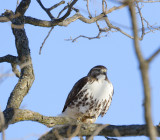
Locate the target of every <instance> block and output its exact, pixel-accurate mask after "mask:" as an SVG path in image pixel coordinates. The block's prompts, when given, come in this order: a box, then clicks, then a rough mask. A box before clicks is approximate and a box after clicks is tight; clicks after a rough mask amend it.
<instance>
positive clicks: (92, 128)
mask: <svg viewBox="0 0 160 140" xmlns="http://www.w3.org/2000/svg"><path fill="white" fill-rule="evenodd" d="M103 126H105V125H102V124H81V127H80V130H79V133H78V135H80V136H92V135H93V133H95V132H96V131H97V128H100V127H101V128H102V127H103ZM70 127H71V125H63V126H57V127H54V128H53V129H52V130H51V131H49V132H48V133H46V134H44V135H43V136H41V137H40V138H39V140H50V139H52V140H56V139H57V136H56V135H55V131H57V132H58V133H59V135H60V136H61V137H63V138H67V131H68V129H70ZM76 128H77V125H72V129H71V133H73V132H74V131H75V129H76ZM156 128H157V131H158V133H159V134H160V127H159V126H156ZM115 130H117V131H118V132H119V133H120V135H121V136H123V137H125V136H147V126H146V125H121V126H115V125H107V126H106V127H105V128H104V129H102V130H101V131H100V133H99V134H98V136H105V137H117V136H116V134H115V132H114V131H115Z"/></svg>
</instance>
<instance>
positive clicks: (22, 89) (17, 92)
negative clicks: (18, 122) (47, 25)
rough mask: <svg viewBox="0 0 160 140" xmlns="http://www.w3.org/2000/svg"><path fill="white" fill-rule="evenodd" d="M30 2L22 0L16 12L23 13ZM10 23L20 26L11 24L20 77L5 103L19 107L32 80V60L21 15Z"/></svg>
mask: <svg viewBox="0 0 160 140" xmlns="http://www.w3.org/2000/svg"><path fill="white" fill-rule="evenodd" d="M29 4H30V0H22V1H21V3H20V4H19V6H18V7H17V9H16V13H19V15H23V14H24V13H25V11H26V10H27V8H28V6H29ZM12 24H13V25H16V26H20V27H21V28H16V26H12V31H13V34H14V36H15V44H16V49H17V53H18V60H19V65H20V67H21V77H20V78H19V81H18V83H17V84H16V86H15V88H14V89H13V91H12V93H11V95H10V97H9V99H8V103H7V107H6V108H19V107H20V105H21V102H22V100H23V98H24V96H25V95H26V94H27V93H28V91H29V89H30V87H31V86H32V83H33V81H34V73H33V67H32V60H31V56H30V49H29V45H28V38H27V36H26V33H25V29H24V27H23V24H24V19H23V17H22V16H19V17H16V18H14V19H13V20H12Z"/></svg>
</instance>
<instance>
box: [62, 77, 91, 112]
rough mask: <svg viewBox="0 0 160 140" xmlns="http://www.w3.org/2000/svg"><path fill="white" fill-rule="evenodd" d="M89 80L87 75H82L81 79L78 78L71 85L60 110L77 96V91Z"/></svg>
mask: <svg viewBox="0 0 160 140" xmlns="http://www.w3.org/2000/svg"><path fill="white" fill-rule="evenodd" d="M88 81H89V77H87V76H86V77H83V78H82V79H80V80H79V81H78V82H76V83H75V85H74V86H73V88H72V90H71V91H70V93H69V95H68V97H67V100H66V103H65V105H64V108H63V110H62V112H64V111H65V109H66V108H67V106H68V105H69V104H70V103H71V102H72V101H73V99H74V98H75V97H76V96H77V94H78V93H79V91H80V90H81V89H82V88H83V87H84V85H86V83H87V82H88Z"/></svg>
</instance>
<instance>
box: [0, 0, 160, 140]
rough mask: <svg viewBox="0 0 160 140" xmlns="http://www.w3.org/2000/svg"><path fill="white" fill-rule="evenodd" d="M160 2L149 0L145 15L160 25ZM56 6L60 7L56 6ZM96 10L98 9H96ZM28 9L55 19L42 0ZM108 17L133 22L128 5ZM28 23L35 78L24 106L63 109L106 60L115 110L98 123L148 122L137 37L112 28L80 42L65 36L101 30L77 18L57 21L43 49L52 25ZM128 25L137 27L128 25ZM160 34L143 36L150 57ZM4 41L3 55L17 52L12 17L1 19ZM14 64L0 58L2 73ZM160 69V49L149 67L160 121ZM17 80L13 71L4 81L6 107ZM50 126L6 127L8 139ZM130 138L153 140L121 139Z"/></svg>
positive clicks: (12, 0)
mask: <svg viewBox="0 0 160 140" xmlns="http://www.w3.org/2000/svg"><path fill="white" fill-rule="evenodd" d="M91 2H92V4H93V6H95V3H96V4H97V5H98V0H93V1H91ZM52 4H54V1H53V2H51V1H50V3H48V2H47V3H46V6H49V5H52ZM113 4H115V3H108V6H109V7H111V6H112V5H113ZM76 6H77V7H78V8H80V10H81V11H82V13H83V14H84V15H85V16H87V13H86V12H87V11H86V10H85V5H82V4H81V3H79V4H77V5H76ZM76 6H75V7H76ZM99 6H100V5H99ZM159 6H160V3H156V4H145V5H144V7H143V10H142V12H144V17H145V18H146V19H147V20H149V21H150V23H151V24H155V23H156V25H157V26H160V18H159V11H160V9H159ZM15 7H16V0H6V1H4V0H3V1H2V0H1V1H0V13H3V12H4V9H9V10H13V11H14V10H15ZM95 7H96V6H95ZM54 12H55V13H56V10H55V11H53V13H54ZM98 12H99V11H98ZM98 12H97V13H98ZM92 13H93V14H94V12H92ZM26 15H28V16H32V17H36V18H40V19H46V20H49V18H48V17H47V15H46V13H45V12H44V11H43V10H42V9H40V7H39V5H38V4H37V2H36V1H32V2H31V5H30V7H29V9H28V11H27V12H26ZM108 17H109V19H110V20H111V21H112V22H113V23H117V24H121V25H125V26H127V27H131V25H130V18H129V11H128V9H127V8H125V9H123V10H118V11H115V12H113V13H112V14H109V15H108ZM101 25H102V26H104V25H105V23H104V22H103V21H102V22H101ZM25 29H26V33H27V36H28V39H29V46H30V49H31V56H32V61H33V67H34V73H35V81H34V84H33V86H32V88H31V90H30V91H29V93H28V95H27V96H26V97H25V98H24V100H23V102H22V105H21V108H25V109H30V110H32V111H35V112H39V113H41V114H43V115H47V116H56V115H57V114H60V113H61V111H62V109H63V106H64V103H65V100H66V97H67V95H68V93H69V91H70V90H71V88H72V87H73V85H74V83H75V82H76V81H78V80H79V79H80V78H82V77H84V76H86V74H87V73H88V71H89V70H90V69H91V68H92V67H93V66H95V65H104V66H106V67H107V68H108V78H109V79H110V81H111V82H112V83H113V85H114V96H113V100H112V104H111V106H110V109H109V111H108V112H107V114H106V115H105V116H104V117H103V118H101V117H99V118H98V120H97V123H103V124H113V125H128V124H144V122H145V121H144V117H143V113H144V112H143V97H144V96H143V90H142V83H141V77H140V71H139V66H138V63H137V58H136V55H135V53H134V49H133V40H132V39H130V38H128V37H126V36H124V35H122V34H121V33H119V32H113V33H112V32H110V33H109V34H108V35H107V37H105V38H101V39H95V40H87V39H82V38H80V39H79V40H78V41H77V42H75V43H72V42H70V41H65V39H69V38H70V36H71V37H72V38H75V37H77V36H79V35H88V36H96V35H97V31H98V30H97V27H96V26H95V24H91V25H89V24H84V23H82V22H81V21H78V20H77V21H76V22H74V23H71V24H70V25H68V26H67V27H58V26H57V27H55V28H54V30H53V31H52V33H51V35H50V36H49V38H48V40H47V41H46V43H45V45H44V47H43V49H42V54H41V55H39V48H40V46H41V44H42V42H43V40H44V38H45V37H46V35H47V33H48V31H49V29H50V28H42V27H35V26H32V25H25ZM122 29H123V28H122ZM124 30H125V31H127V32H128V33H131V31H129V30H128V29H124ZM159 38H160V32H159V31H156V32H154V33H150V34H147V35H146V36H145V37H144V40H143V41H142V42H140V45H141V50H142V51H143V55H144V56H145V57H146V58H148V57H149V56H150V55H151V54H152V53H153V52H154V51H155V50H156V49H157V48H158V47H159V46H160V39H159ZM0 42H1V45H0V50H1V51H0V56H4V55H7V54H12V55H17V54H16V49H15V43H14V36H13V34H12V30H11V27H10V23H9V22H8V23H0ZM9 70H10V72H11V67H10V64H7V63H0V73H4V72H6V71H9ZM159 72H160V55H159V56H158V57H157V58H156V59H155V60H154V61H153V62H152V63H151V65H150V70H149V76H150V82H151V90H152V95H151V96H152V116H153V121H154V124H155V125H157V124H158V123H159V122H160V119H159V116H160V110H159V106H160V102H159V100H160V80H159V79H160V75H159ZM17 80H18V79H17V78H16V77H15V76H11V77H8V78H7V79H5V80H4V81H3V82H2V83H0V106H1V108H2V110H4V109H5V106H6V103H7V100H8V97H9V95H10V93H11V91H12V90H13V88H14V86H15V84H16V83H17ZM47 130H49V129H48V128H47V127H45V126H44V125H42V124H39V123H36V122H29V121H28V122H19V123H16V124H14V125H10V126H9V128H8V129H7V130H6V138H7V140H19V139H27V140H28V139H29V140H34V139H37V138H38V137H39V136H40V135H41V134H43V133H45V132H46V131H47ZM97 139H98V138H97ZM102 139H105V138H102ZM126 139H130V140H131V139H135V140H147V139H148V138H146V137H131V138H119V140H126Z"/></svg>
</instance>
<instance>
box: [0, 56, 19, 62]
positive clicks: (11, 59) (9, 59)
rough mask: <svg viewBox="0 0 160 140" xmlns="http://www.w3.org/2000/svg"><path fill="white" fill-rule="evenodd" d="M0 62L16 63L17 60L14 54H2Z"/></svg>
mask: <svg viewBox="0 0 160 140" xmlns="http://www.w3.org/2000/svg"><path fill="white" fill-rule="evenodd" d="M1 62H8V63H11V64H12V63H14V64H18V63H19V61H18V58H17V57H16V56H13V55H6V56H3V57H0V63H1Z"/></svg>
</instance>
